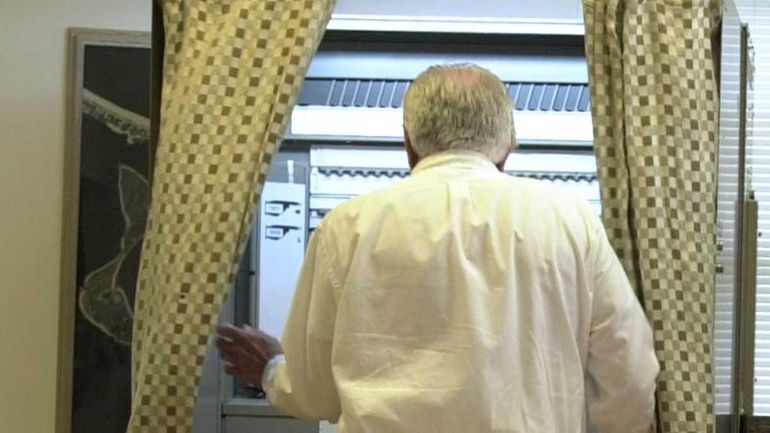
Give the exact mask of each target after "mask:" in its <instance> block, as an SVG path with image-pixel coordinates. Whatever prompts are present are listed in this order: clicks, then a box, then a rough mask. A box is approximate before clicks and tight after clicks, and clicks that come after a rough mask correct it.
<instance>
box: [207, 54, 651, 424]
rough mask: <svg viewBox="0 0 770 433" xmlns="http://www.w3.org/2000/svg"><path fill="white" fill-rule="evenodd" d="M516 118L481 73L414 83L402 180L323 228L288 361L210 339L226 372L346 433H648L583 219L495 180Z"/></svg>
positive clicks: (618, 316)
mask: <svg viewBox="0 0 770 433" xmlns="http://www.w3.org/2000/svg"><path fill="white" fill-rule="evenodd" d="M512 113H513V111H512V106H511V101H510V99H509V97H508V94H507V92H506V89H505V87H504V85H503V84H502V83H501V81H500V80H499V79H498V78H497V77H496V76H494V75H493V74H492V73H490V72H489V71H486V70H484V69H482V68H479V67H476V66H472V65H454V66H438V67H432V68H430V69H428V70H427V71H425V72H424V73H422V74H421V75H420V76H419V77H418V78H417V79H416V81H415V82H414V83H413V84H412V85H411V86H410V88H409V91H408V92H407V95H406V100H405V104H404V129H405V137H404V139H405V142H406V151H407V153H408V156H409V164H410V166H411V168H412V174H411V176H409V178H407V179H406V180H404V181H401V182H399V183H397V184H395V185H393V186H391V187H389V188H385V189H383V190H380V191H378V192H374V193H372V194H368V195H365V196H362V197H358V198H356V199H353V200H351V201H349V202H347V203H345V204H343V205H341V206H340V207H339V208H337V209H335V210H334V211H333V212H331V213H330V214H329V215H328V216H327V217H326V219H325V220H324V221H323V223H322V224H321V225H320V226H319V227H318V229H317V230H316V232H315V233H314V235H313V238H312V239H311V241H310V244H309V246H308V251H307V257H306V259H305V264H304V266H303V268H302V273H301V275H300V278H299V281H298V284H297V289H296V294H295V298H294V303H293V305H292V310H291V313H290V317H289V320H288V323H287V325H286V330H285V333H284V336H283V348H282V347H281V344H280V343H279V342H278V341H277V340H275V339H274V338H272V337H270V336H267V335H266V334H264V333H262V332H260V331H258V330H254V329H250V328H247V329H245V330H240V329H237V328H233V327H229V326H225V327H222V328H220V335H221V338H220V340H219V343H218V344H219V348H220V350H221V354H222V357H223V358H224V360H225V361H226V362H227V363H228V364H229V366H228V368H227V372H228V373H230V374H233V375H235V376H238V377H241V378H243V379H244V380H246V381H248V382H250V383H253V384H261V386H262V387H264V389H265V391H266V392H267V395H268V398H269V399H270V401H271V402H272V404H274V405H275V406H277V407H279V408H281V409H283V410H284V411H285V412H286V413H288V414H290V415H294V416H297V417H302V418H312V419H326V420H330V421H332V422H337V421H339V429H340V431H341V432H343V433H364V432H366V433H402V432H403V433H406V432H411V433H432V432H436V433H454V432H458V433H459V432H463V433H467V432H473V433H482V432H537V433H568V432H575V433H578V432H584V431H586V428H587V427H586V425H587V423H588V421H589V420H590V422H591V423H592V424H593V425H594V426H595V428H596V430H597V431H599V432H602V433H606V432H618V433H620V432H622V433H633V432H647V431H648V430H649V427H650V426H651V424H652V421H653V413H654V411H653V406H654V389H655V378H656V375H657V373H658V365H657V362H656V359H655V355H654V352H653V346H652V336H651V330H650V327H649V324H648V322H647V320H646V319H645V316H644V313H643V312H642V309H641V308H640V306H639V303H638V301H637V299H636V298H635V296H634V293H633V292H632V290H631V287H630V286H629V283H628V280H627V278H626V276H625V274H624V272H623V269H622V268H621V266H620V264H619V262H618V260H617V258H616V256H615V254H614V252H613V250H612V248H611V247H610V245H609V243H608V241H607V238H606V236H605V234H604V229H603V228H602V226H601V224H600V222H599V221H598V219H597V218H596V217H595V215H594V214H593V212H592V211H591V209H589V207H588V205H587V204H585V203H583V202H582V201H580V200H578V199H575V198H573V197H572V196H571V195H569V194H565V193H564V192H560V191H557V190H555V189H552V188H551V187H549V186H548V185H546V184H543V183H540V182H537V181H533V180H528V179H519V178H513V177H510V176H507V175H505V174H504V173H502V168H503V166H504V164H505V160H506V158H507V156H508V154H509V153H510V152H511V151H512V150H513V148H514V146H515V139H514V134H513V118H512V116H513V114H512ZM284 351H285V357H284V356H283V355H281V353H282V352H284ZM268 362H269V365H268V366H267V368H265V367H266V364H268ZM263 373H264V374H263ZM586 408H587V410H586ZM587 418H588V419H587Z"/></svg>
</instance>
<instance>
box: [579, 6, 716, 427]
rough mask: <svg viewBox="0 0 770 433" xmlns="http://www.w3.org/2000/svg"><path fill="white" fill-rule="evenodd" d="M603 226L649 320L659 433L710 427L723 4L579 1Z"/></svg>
mask: <svg viewBox="0 0 770 433" xmlns="http://www.w3.org/2000/svg"><path fill="white" fill-rule="evenodd" d="M584 11H585V20H586V53H587V57H588V64H589V76H590V86H591V98H592V110H593V121H594V136H595V142H594V147H595V151H596V156H597V160H598V166H599V178H600V183H601V191H602V210H603V218H604V224H605V226H606V229H607V232H608V235H609V237H610V240H611V242H612V244H613V246H614V247H615V250H616V251H617V253H618V255H619V257H620V259H621V261H622V263H623V265H624V266H625V269H626V271H627V273H628V275H629V277H630V279H631V281H632V283H633V285H634V287H635V288H636V290H637V293H638V295H639V297H640V299H641V300H642V303H643V305H644V307H645V309H646V311H647V315H648V317H649V319H650V322H651V323H652V327H653V331H654V339H655V350H656V352H657V355H658V359H659V361H660V365H661V374H660V377H659V383H658V393H657V400H658V401H657V413H658V423H657V424H658V425H657V428H659V429H660V430H661V431H662V432H666V433H668V432H681V433H692V432H713V431H714V377H713V353H712V351H713V346H712V341H713V335H712V334H713V321H714V316H713V308H714V306H713V303H714V284H715V283H714V281H715V280H714V276H715V248H716V246H715V220H716V201H715V191H716V178H715V176H716V175H715V173H716V169H715V164H716V149H717V115H718V107H717V83H716V79H715V65H714V62H713V60H712V43H711V37H712V34H713V33H714V32H715V31H716V30H717V29H718V22H719V17H720V15H721V1H720V0H584Z"/></svg>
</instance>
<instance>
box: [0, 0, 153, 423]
mask: <svg viewBox="0 0 770 433" xmlns="http://www.w3.org/2000/svg"><path fill="white" fill-rule="evenodd" d="M150 5H151V3H150V0H121V1H118V0H24V1H17V0H0V29H3V35H4V36H3V37H2V38H0V53H2V56H0V71H2V72H0V150H2V155H0V199H1V200H2V203H1V204H0V293H2V298H1V299H0V432H8V433H16V432H19V433H51V432H53V431H54V424H55V408H56V373H57V371H56V369H57V361H56V357H57V338H58V334H57V332H58V329H57V328H58V301H59V260H60V250H61V241H60V239H61V218H62V203H63V197H62V188H63V186H62V179H63V172H62V171H63V167H64V160H63V158H64V146H65V142H64V141H65V113H66V90H67V69H66V68H67V66H66V65H67V53H68V50H67V33H66V31H67V28H69V27H92V28H108V29H125V30H144V31H149V29H150V21H151V20H150Z"/></svg>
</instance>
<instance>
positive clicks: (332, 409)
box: [263, 224, 340, 422]
mask: <svg viewBox="0 0 770 433" xmlns="http://www.w3.org/2000/svg"><path fill="white" fill-rule="evenodd" d="M322 232H323V224H322V225H321V226H319V228H317V229H316V231H315V232H314V233H313V235H312V237H311V239H310V242H309V244H308V248H307V252H306V256H305V262H304V264H303V265H302V270H301V271H300V275H299V279H298V281H297V286H296V289H295V293H294V300H293V302H292V306H291V310H290V312H289V319H288V321H287V323H286V327H285V328H284V334H283V341H282V343H283V350H284V356H285V362H281V360H280V359H278V360H276V362H274V363H273V366H272V368H271V369H269V370H270V371H268V372H267V374H266V375H265V377H263V388H264V390H265V392H266V394H267V397H268V399H269V400H270V403H271V404H273V405H274V406H276V407H278V408H279V409H281V410H283V411H284V412H285V413H286V414H287V415H291V416H294V417H297V418H305V419H317V420H329V421H332V422H336V421H337V420H338V419H339V417H340V402H339V396H338V395H337V388H336V386H335V382H334V377H333V374H332V367H331V358H332V343H333V340H334V324H335V317H336V314H337V300H336V292H335V287H339V283H338V282H337V281H336V280H335V279H334V276H333V275H332V270H331V267H330V266H329V262H330V260H331V257H330V256H329V251H328V249H327V248H325V246H324V243H323V242H324V241H323V233H322Z"/></svg>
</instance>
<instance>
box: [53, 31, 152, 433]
mask: <svg viewBox="0 0 770 433" xmlns="http://www.w3.org/2000/svg"><path fill="white" fill-rule="evenodd" d="M71 41H72V50H71V51H72V56H73V58H72V63H71V65H72V68H71V75H72V76H71V87H72V88H71V89H70V95H71V104H70V105H71V111H72V112H71V113H70V120H69V122H70V131H71V139H70V142H69V143H68V149H67V155H68V161H67V167H66V169H67V171H68V178H69V180H68V181H67V185H68V186H67V187H68V188H70V189H71V190H70V191H65V195H66V197H67V200H65V206H67V208H68V211H67V210H65V226H64V230H65V231H68V233H65V239H66V238H68V236H67V235H68V234H69V239H70V242H65V245H64V249H65V251H64V253H65V254H69V255H74V257H69V260H67V257H65V262H66V263H69V265H70V267H72V268H73V269H72V272H71V273H69V275H70V277H73V278H72V279H73V280H74V281H64V282H63V285H62V287H63V290H64V291H65V292H64V293H62V299H63V302H65V304H66V305H68V306H69V308H72V309H74V311H72V313H71V314H70V315H69V316H70V317H72V320H71V322H72V324H71V329H72V333H71V337H72V338H71V340H70V344H71V351H70V352H69V354H70V355H71V357H72V358H71V369H70V371H71V387H70V389H71V400H70V404H71V431H72V433H97V432H98V433H124V432H125V429H126V425H127V423H128V418H129V413H130V403H131V331H132V325H133V312H132V310H133V304H134V296H135V293H136V289H135V285H136V277H137V271H138V267H139V254H140V250H141V243H142V242H141V241H142V236H143V233H144V228H145V223H146V220H147V213H148V204H149V194H150V188H149V182H148V179H149V175H150V170H151V163H150V161H151V156H152V151H151V149H150V144H149V137H150V120H149V116H150V114H149V111H150V110H149V105H150V104H149V98H150V94H149V89H150V60H151V59H150V38H149V34H148V33H137V32H113V31H93V30H73V31H72V32H71ZM68 216H69V217H68ZM65 266H66V264H65ZM65 275H66V272H65ZM63 313H64V316H65V317H66V316H67V312H63ZM66 340H67V339H63V340H62V342H63V344H66V342H67V341H66Z"/></svg>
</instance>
